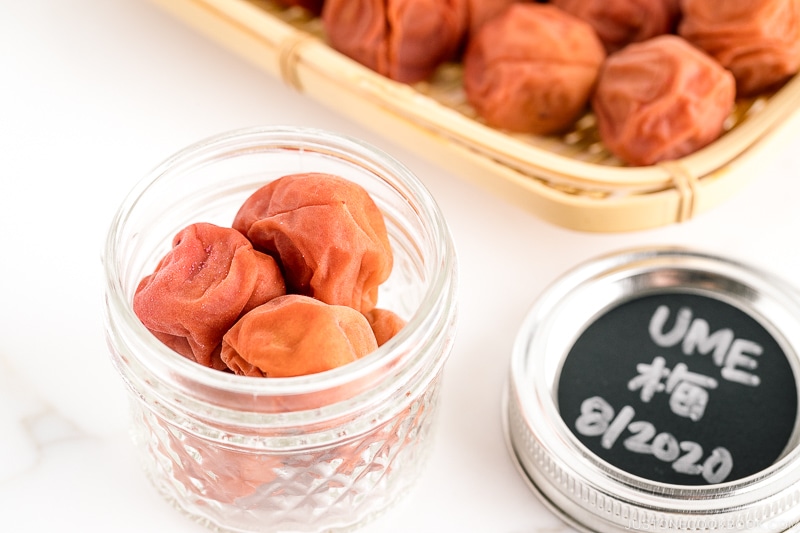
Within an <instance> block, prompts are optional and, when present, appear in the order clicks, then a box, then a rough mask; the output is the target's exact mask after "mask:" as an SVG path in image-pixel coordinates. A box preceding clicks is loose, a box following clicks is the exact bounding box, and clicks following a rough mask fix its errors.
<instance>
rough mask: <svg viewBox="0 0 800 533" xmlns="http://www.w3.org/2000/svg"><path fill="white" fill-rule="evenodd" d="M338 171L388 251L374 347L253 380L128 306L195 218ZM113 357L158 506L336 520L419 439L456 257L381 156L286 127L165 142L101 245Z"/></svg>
mask: <svg viewBox="0 0 800 533" xmlns="http://www.w3.org/2000/svg"><path fill="white" fill-rule="evenodd" d="M299 172H327V173H331V174H337V175H339V176H342V177H345V178H347V179H349V180H351V181H354V182H356V183H358V184H360V185H361V186H363V187H364V188H365V189H366V190H367V191H368V192H369V194H370V195H371V196H372V198H373V199H374V200H375V202H376V204H377V205H378V207H379V208H380V209H381V211H382V212H383V213H384V216H385V219H386V225H387V230H388V233H389V238H390V242H391V244H392V247H393V252H394V267H393V270H392V274H391V276H390V278H389V279H388V280H387V281H386V282H385V283H384V284H383V285H382V286H381V287H380V293H379V300H378V303H379V306H380V307H381V308H384V309H390V310H392V311H394V312H396V313H397V314H398V315H400V316H401V317H402V318H404V319H406V320H407V325H406V326H405V327H404V328H403V329H402V330H401V331H400V332H399V333H398V334H397V335H395V337H393V338H392V339H391V340H390V341H388V342H386V343H385V344H384V345H383V346H381V347H380V348H378V349H377V350H376V351H374V352H373V353H371V354H370V355H368V356H365V357H364V358H362V359H359V360H357V361H355V362H352V363H349V364H347V365H345V366H342V367H339V368H336V369H333V370H329V371H326V372H322V373H319V374H313V375H308V376H300V377H291V378H253V377H247V376H238V375H234V374H229V373H225V372H220V371H216V370H212V369H209V368H206V367H203V366H201V365H198V364H196V363H194V362H192V361H190V360H188V359H186V358H184V357H182V356H180V355H178V354H177V353H175V352H172V351H171V350H170V349H168V348H167V347H166V346H165V345H163V344H162V343H161V342H159V341H158V340H157V339H156V338H155V337H154V336H153V335H151V334H150V333H149V332H148V330H147V329H145V327H144V326H143V325H142V324H141V322H140V321H139V319H138V318H137V317H136V315H135V314H134V312H133V309H132V298H133V294H134V292H135V290H136V287H137V284H138V282H139V280H140V279H141V278H142V277H143V276H145V275H146V274H148V273H150V272H152V271H153V269H154V268H155V265H156V263H157V262H158V260H159V258H160V257H162V256H163V255H164V254H165V253H166V252H167V251H168V250H169V249H170V246H171V240H172V238H173V236H174V235H175V234H176V233H177V232H178V231H179V230H180V229H181V228H183V227H184V226H186V225H188V224H190V223H194V222H211V223H214V224H217V225H221V226H230V224H231V223H232V221H233V217H234V215H235V214H236V211H237V210H238V207H239V206H240V205H241V204H242V203H243V202H244V200H245V199H246V198H247V197H248V196H249V195H250V194H251V193H252V192H254V191H255V190H256V189H257V188H259V187H260V186H262V185H263V184H265V183H266V182H267V181H269V180H273V179H276V178H278V177H280V176H283V175H286V174H292V173H299ZM104 267H105V275H106V299H105V304H106V305H105V320H106V331H107V338H108V344H109V347H110V352H111V358H112V361H113V363H114V365H115V367H116V369H117V370H118V371H119V373H120V375H121V376H122V379H123V380H124V382H125V384H126V385H127V387H128V389H129V391H130V393H131V411H132V419H133V420H132V428H133V435H134V440H135V442H136V445H137V447H138V448H139V449H140V450H141V452H142V454H141V455H142V458H143V464H144V469H145V471H146V474H147V475H148V477H149V478H150V480H151V481H152V482H153V484H154V485H155V486H156V487H157V489H158V490H159V491H160V492H161V494H163V495H164V496H165V497H166V498H167V499H168V500H169V501H170V502H171V503H173V504H174V505H175V506H176V507H177V508H179V509H180V510H182V511H184V512H185V513H186V514H188V515H189V516H191V517H192V518H194V519H196V520H197V521H199V522H201V523H204V524H205V525H207V526H209V527H211V528H214V529H218V530H223V531H237V532H251V531H253V532H254V531H270V532H272V531H321V530H326V531H329V530H334V531H335V530H344V529H350V528H353V527H356V526H358V525H361V524H363V523H364V522H365V521H367V520H368V519H370V518H372V517H374V516H375V515H376V514H378V513H380V512H381V511H383V510H385V509H386V508H387V506H388V505H389V504H391V503H393V502H395V501H396V500H397V499H398V497H399V496H400V495H402V494H403V493H405V492H406V491H407V490H408V489H409V488H410V487H411V486H412V483H413V482H414V480H415V478H416V477H417V476H418V474H419V473H420V470H421V467H422V464H423V462H424V460H425V457H426V455H427V454H428V450H429V449H430V443H431V433H432V430H433V427H434V421H435V418H436V412H437V405H438V395H439V394H438V393H439V388H440V382H441V379H442V370H443V366H444V363H445V361H446V359H447V357H448V355H449V353H450V351H451V347H452V342H453V336H454V328H455V315H456V313H455V308H456V259H455V252H454V249H453V243H452V239H451V237H450V234H449V231H448V229H447V226H446V223H445V221H444V219H443V218H442V214H441V212H440V211H439V209H438V207H437V205H436V203H435V201H434V200H433V198H432V197H431V195H430V193H429V192H428V191H427V190H426V189H425V187H424V186H423V185H422V184H421V182H420V181H419V180H418V179H417V178H416V177H415V176H414V175H413V174H412V173H411V172H410V171H409V170H408V169H407V168H405V167H404V166H403V165H401V164H400V163H398V162H397V161H396V160H394V159H393V158H391V157H390V156H388V155H387V154H385V153H383V152H381V151H379V150H377V149H376V148H374V147H371V146H368V145H366V144H364V143H363V142H360V141H358V140H355V139H352V138H348V137H344V136H340V135H337V134H333V133H330V132H325V131H319V130H311V129H298V128H279V127H278V128H255V129H246V130H239V131H235V132H231V133H228V134H223V135H220V136H217V137H214V138H211V139H208V140H205V141H202V142H199V143H197V144H195V145H193V146H190V147H188V148H186V149H184V150H183V151H181V152H179V153H177V154H176V155H174V156H173V157H171V158H169V159H168V160H166V161H165V162H164V163H163V164H161V165H160V166H159V167H158V168H156V169H155V170H154V171H153V172H152V173H151V174H150V175H148V176H147V177H146V178H145V179H144V180H142V181H141V182H140V183H139V184H138V185H137V186H136V187H135V188H134V189H133V190H132V191H131V192H130V194H129V195H128V197H127V198H126V199H125V200H124V202H123V204H122V205H121V207H120V209H119V211H118V213H117V214H116V217H115V218H114V220H113V222H112V224H111V227H110V231H109V233H108V238H107V242H106V248H105V253H104Z"/></svg>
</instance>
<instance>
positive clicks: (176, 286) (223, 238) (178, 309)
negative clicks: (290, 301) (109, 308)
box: [133, 222, 286, 370]
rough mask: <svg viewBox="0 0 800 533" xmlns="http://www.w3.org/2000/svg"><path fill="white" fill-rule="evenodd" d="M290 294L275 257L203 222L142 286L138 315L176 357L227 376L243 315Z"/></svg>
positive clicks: (184, 233)
mask: <svg viewBox="0 0 800 533" xmlns="http://www.w3.org/2000/svg"><path fill="white" fill-rule="evenodd" d="M285 292H286V289H285V285H284V282H283V276H282V275H281V272H280V269H279V268H278V265H277V263H276V262H275V260H274V259H273V258H272V257H270V256H268V255H266V254H263V253H261V252H258V251H256V250H254V249H253V246H252V245H251V244H250V242H249V241H248V240H247V239H246V238H244V237H243V236H242V235H241V233H239V232H237V231H235V230H233V229H231V228H224V227H220V226H216V225H214V224H209V223H203V222H201V223H195V224H191V225H189V226H187V227H186V228H184V229H183V230H181V231H180V232H178V234H177V235H175V238H174V239H173V241H172V249H171V250H170V251H169V252H168V253H167V254H166V255H165V256H164V257H163V258H162V259H161V260H160V261H159V263H158V265H157V266H156V268H155V271H154V272H153V273H152V274H150V275H148V276H145V277H144V278H143V279H142V280H141V281H140V283H139V285H138V287H137V289H136V292H135V294H134V297H133V309H134V312H135V313H136V315H137V317H139V320H141V321H142V324H144V326H145V327H146V328H147V329H148V330H150V331H151V333H153V335H155V336H156V337H157V338H158V339H159V340H161V341H162V342H164V344H166V345H167V346H169V347H170V348H172V349H173V350H174V351H176V352H178V353H180V354H181V355H183V356H184V357H187V358H188V359H191V360H193V361H196V362H198V363H200V364H201V365H204V366H208V367H212V368H215V369H218V370H222V369H225V368H226V367H225V365H224V363H222V361H221V360H220V358H219V352H220V343H221V342H222V337H223V335H224V334H225V332H227V331H228V329H229V328H230V327H231V326H232V325H233V324H234V323H235V322H236V320H237V319H238V318H239V317H240V316H241V315H242V314H243V313H246V312H247V311H249V310H250V309H252V308H254V307H256V306H258V305H261V304H262V303H264V302H267V301H269V300H271V299H272V298H275V297H277V296H280V295H283V294H285Z"/></svg>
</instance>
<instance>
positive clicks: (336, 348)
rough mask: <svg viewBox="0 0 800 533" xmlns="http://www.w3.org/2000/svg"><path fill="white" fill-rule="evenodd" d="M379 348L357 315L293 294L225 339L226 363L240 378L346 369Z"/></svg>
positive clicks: (262, 310)
mask: <svg viewBox="0 0 800 533" xmlns="http://www.w3.org/2000/svg"><path fill="white" fill-rule="evenodd" d="M377 347H378V345H377V342H376V340H375V334H374V333H373V332H372V329H371V328H370V325H369V322H367V319H366V318H365V317H364V316H363V315H362V314H361V313H359V312H358V311H356V310H355V309H352V308H350V307H347V306H343V305H329V304H326V303H324V302H321V301H319V300H316V299H314V298H310V297H308V296H302V295H298V294H287V295H286V296H281V297H278V298H274V299H272V300H270V301H269V302H267V303H265V304H263V305H260V306H258V307H256V308H255V309H253V310H252V311H250V312H249V313H247V314H246V315H244V316H243V317H242V318H241V319H239V321H237V322H236V324H234V326H233V327H232V328H231V329H230V330H229V331H228V332H227V333H226V334H225V336H224V337H223V341H222V352H221V357H222V360H223V361H224V362H225V364H226V365H227V366H228V367H229V368H230V369H231V370H233V372H234V373H236V374H242V375H246V376H257V377H262V376H263V377H292V376H304V375H308V374H315V373H318V372H323V371H325V370H330V369H333V368H336V367H339V366H342V365H344V364H347V363H350V362H352V361H355V360H356V359H359V358H361V357H363V356H365V355H367V354H368V353H370V352H372V351H373V350H375V349H376V348H377Z"/></svg>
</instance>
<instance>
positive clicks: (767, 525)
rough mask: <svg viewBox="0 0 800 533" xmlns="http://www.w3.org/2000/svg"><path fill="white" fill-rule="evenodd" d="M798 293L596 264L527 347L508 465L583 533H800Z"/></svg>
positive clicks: (514, 382) (536, 313)
mask: <svg viewBox="0 0 800 533" xmlns="http://www.w3.org/2000/svg"><path fill="white" fill-rule="evenodd" d="M798 353H800V292H798V290H797V289H795V288H794V287H792V286H791V285H789V284H787V283H786V282H784V281H781V280H779V279H776V278H775V277H774V276H771V275H769V274H768V273H766V272H764V271H761V270H758V269H756V268H753V267H751V266H748V265H745V264H741V263H739V262H735V261H731V260H728V259H725V258H722V257H717V256H713V255H709V254H705V253H700V252H697V251H691V250H686V249H679V248H658V249H637V250H631V251H625V252H621V253H617V254H613V255H609V256H604V257H601V258H598V259H596V260H593V261H590V262H588V263H585V264H583V265H581V266H579V267H577V268H575V269H573V270H572V271H570V272H568V273H567V274H565V275H564V276H563V277H561V278H560V279H559V280H557V281H556V282H555V283H554V284H552V285H551V286H550V287H549V288H548V289H547V290H546V291H545V292H544V293H543V294H542V295H541V296H540V298H539V299H538V301H537V302H536V303H535V304H534V306H533V307H532V308H531V310H530V312H529V314H528V315H527V317H526V319H525V320H524V322H523V325H522V328H521V330H520V332H519V334H518V337H517V339H516V342H515V345H514V349H513V353H512V357H511V365H510V377H509V383H508V387H507V393H506V397H505V400H504V403H505V405H504V410H505V415H506V416H505V426H506V434H507V440H508V445H509V450H510V452H511V454H512V457H513V458H514V459H515V461H516V462H517V464H518V466H519V470H520V472H521V473H522V475H523V477H524V478H525V479H526V480H527V481H528V482H529V485H530V487H531V488H532V489H533V490H534V492H535V493H536V494H538V495H539V496H540V497H541V499H542V501H543V502H545V504H546V505H548V506H549V507H550V508H551V509H552V510H553V511H555V512H556V513H557V514H559V515H560V516H561V517H562V518H563V519H564V520H565V521H566V522H568V523H569V524H570V525H572V526H573V527H575V528H578V529H580V530H584V531H598V532H620V531H632V530H633V531H752V530H758V531H763V532H772V531H787V530H794V529H798V530H800V526H798V524H800V446H798V442H800V437H799V436H798V433H800V432H799V431H798V425H799V424H798V404H800V399H799V398H800V395H799V394H798V384H800V379H798V376H800V359H798Z"/></svg>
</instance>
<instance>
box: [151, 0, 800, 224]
mask: <svg viewBox="0 0 800 533" xmlns="http://www.w3.org/2000/svg"><path fill="white" fill-rule="evenodd" d="M151 1H153V2H155V3H156V4H158V5H159V6H160V7H161V8H162V9H164V10H165V11H168V12H170V13H172V14H173V15H175V16H177V17H178V18H179V19H181V20H183V21H184V22H186V23H187V24H189V25H190V26H192V27H194V28H195V29H197V30H198V31H200V32H202V33H203V34H205V35H206V36H208V37H210V38H212V39H214V40H216V41H217V42H219V43H220V44H222V45H224V46H226V47H227V48H229V49H231V50H232V51H233V52H234V53H236V54H238V55H240V56H242V57H243V58H246V59H248V60H249V61H252V62H253V63H255V64H256V65H258V66H259V67H261V68H262V69H264V70H266V71H267V72H269V73H271V74H273V75H275V76H277V77H280V78H281V79H282V80H284V81H285V82H286V83H287V84H288V85H289V86H291V87H293V88H295V89H297V90H298V91H301V92H302V93H304V94H306V95H308V96H309V97H311V98H313V99H315V100H318V101H319V102H321V103H322V104H324V105H327V106H328V107H330V108H331V109H335V110H336V111H337V112H339V113H341V114H343V115H345V116H347V117H348V118H350V119H352V120H354V121H356V122H359V123H361V124H362V125H364V126H365V127H368V128H370V129H372V130H374V131H376V132H378V133H380V134H382V135H385V136H387V137H389V138H390V139H392V140H393V141H395V142H397V143H398V144H400V145H402V146H404V147H405V148H408V149H410V150H411V151H413V152H415V153H418V154H419V155H421V156H423V157H426V158H428V159H430V160H432V161H434V162H436V163H438V164H439V165H440V166H442V167H444V168H447V169H448V170H450V171H452V172H454V173H456V174H458V175H461V176H463V177H465V178H468V179H471V180H472V181H475V182H477V183H479V184H481V185H483V186H485V187H487V188H489V189H490V190H492V191H493V192H495V193H496V194H498V195H500V196H501V197H504V198H506V199H508V200H510V201H512V202H514V203H516V204H518V205H521V206H523V207H524V208H526V209H528V210H530V211H531V212H533V213H535V214H536V215H538V216H540V217H541V218H543V219H545V220H548V221H549V222H551V223H554V224H557V225H560V226H563V227H566V228H570V229H574V230H579V231H591V232H618V231H631V230H641V229H647V228H652V227H658V226H664V225H667V224H672V223H676V222H683V221H686V220H689V219H691V218H692V217H694V216H695V215H697V214H699V213H702V212H705V211H707V210H709V209H711V208H713V207H715V206H717V205H719V204H720V203H722V202H724V201H725V200H727V199H728V198H730V197H731V196H732V195H733V194H735V193H736V192H737V191H738V190H739V189H741V187H743V186H744V185H745V184H746V183H748V182H749V181H750V180H751V179H753V178H754V177H755V176H754V173H752V172H736V171H735V170H736V167H737V164H739V163H741V162H742V160H744V159H745V158H747V157H749V156H752V155H753V154H754V152H756V151H757V149H758V148H759V147H760V146H761V145H762V144H763V143H765V142H767V141H768V140H769V134H770V133H771V132H772V131H773V130H775V129H776V128H777V127H778V126H780V125H781V124H782V123H783V122H785V121H786V120H787V119H788V118H789V117H790V116H791V115H792V114H793V113H794V112H795V111H796V110H797V109H798V108H800V75H796V76H795V77H794V78H793V79H792V80H790V81H789V82H788V83H787V84H786V85H785V86H784V87H783V88H781V89H780V90H779V91H777V92H775V93H773V94H770V95H764V96H760V97H758V98H754V99H747V100H739V101H737V104H736V108H735V110H734V112H733V113H732V114H731V116H730V117H729V119H728V121H727V124H726V132H725V133H724V135H723V136H722V137H720V139H718V140H717V141H715V142H713V143H712V144H710V145H708V146H707V147H705V148H703V149H701V150H699V151H697V152H695V153H693V154H691V155H689V156H686V157H684V158H681V159H678V160H675V161H669V162H664V163H661V164H657V165H652V166H647V167H629V166H625V165H624V164H623V163H621V162H620V161H619V160H617V159H615V158H614V157H613V156H612V155H611V154H610V153H609V152H608V151H607V150H606V149H605V148H604V147H603V144H602V143H601V142H600V140H599V137H598V133H597V129H596V126H595V121H594V116H593V115H592V114H591V112H589V113H587V114H586V115H585V116H584V117H582V118H581V119H580V120H578V121H577V123H576V124H575V126H574V127H573V128H572V129H571V130H570V131H568V132H566V133H565V134H563V135H560V136H534V135H520V134H508V133H506V132H502V131H499V130H496V129H493V128H490V127H487V126H486V125H484V124H483V123H481V121H480V119H479V118H478V117H477V116H476V115H475V113H474V111H473V110H472V108H471V107H470V106H469V104H468V103H467V102H466V97H465V95H464V92H463V88H462V84H461V67H460V65H458V64H448V65H444V66H442V68H440V69H439V71H438V72H437V74H436V75H435V76H434V78H433V79H432V80H430V81H427V82H423V83H418V84H415V85H406V84H402V83H397V82H394V81H392V80H389V79H387V78H385V77H383V76H381V75H379V74H377V73H375V72H373V71H371V70H370V69H368V68H365V67H363V66H362V65H360V64H358V63H356V62H355V61H353V60H351V59H349V58H347V57H345V56H344V55H342V54H340V53H338V52H336V51H335V50H333V49H332V48H331V47H329V46H328V45H327V44H326V42H325V39H324V32H323V30H322V25H321V22H320V20H319V19H316V18H312V17H309V15H308V14H307V13H306V12H305V11H303V10H302V9H299V8H288V9H287V8H282V7H279V6H277V5H276V4H274V3H273V2H271V1H270V0H151Z"/></svg>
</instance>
